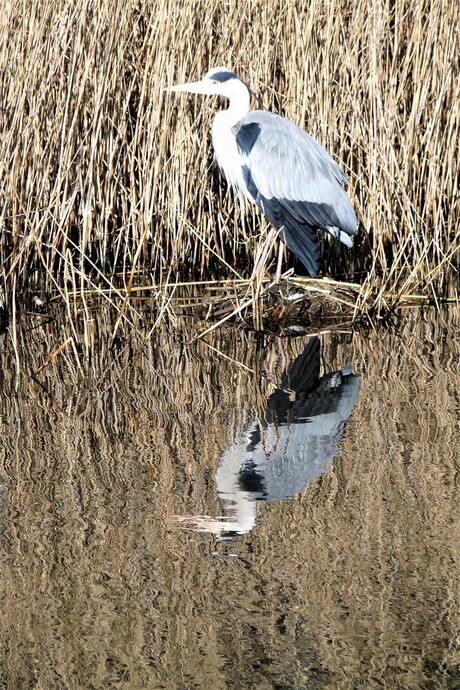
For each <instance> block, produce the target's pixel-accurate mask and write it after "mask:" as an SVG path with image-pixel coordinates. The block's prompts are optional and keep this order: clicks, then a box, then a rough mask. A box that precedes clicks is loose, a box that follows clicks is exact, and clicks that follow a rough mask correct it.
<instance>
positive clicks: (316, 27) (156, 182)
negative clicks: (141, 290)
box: [0, 0, 460, 301]
mask: <svg viewBox="0 0 460 690" xmlns="http://www.w3.org/2000/svg"><path fill="white" fill-rule="evenodd" d="M0 25H1V31H0V80H1V81H0V85H1V88H0V129H1V135H0V170H1V176H0V223H1V237H0V258H1V266H2V268H1V285H2V291H3V293H4V297H5V298H6V300H7V301H10V300H11V298H12V296H13V292H16V293H17V292H19V291H20V290H24V289H26V288H31V287H33V288H35V289H36V288H40V289H41V290H43V291H44V292H47V293H49V292H50V291H51V290H52V291H53V292H56V291H57V292H58V293H60V294H62V296H63V297H64V298H65V297H66V294H67V293H66V291H68V290H73V291H74V292H75V290H77V291H80V292H81V294H82V295H83V294H84V293H85V291H86V290H87V289H88V288H94V287H95V286H98V287H99V288H100V289H102V288H103V287H107V286H108V284H113V276H114V275H115V274H118V275H121V277H122V281H123V280H124V282H125V285H126V286H127V287H128V288H130V287H132V285H133V284H134V281H135V279H137V275H138V272H140V273H141V274H143V275H144V276H145V275H147V276H149V277H150V279H151V280H152V281H153V282H154V283H155V284H156V285H157V286H162V285H165V284H168V283H170V282H172V281H176V280H178V279H181V280H187V279H190V278H191V277H192V276H193V277H195V278H196V277H199V278H208V277H215V276H220V277H231V276H232V275H233V272H232V270H231V267H233V268H234V269H235V270H237V272H238V273H239V274H240V275H243V276H249V275H250V272H251V268H252V257H253V253H254V249H255V247H256V246H257V243H258V242H259V240H260V233H261V232H262V231H263V230H264V229H265V228H266V223H265V221H264V220H263V219H262V217H261V216H260V214H259V213H258V212H256V211H254V210H252V209H250V210H242V209H240V207H239V205H238V203H236V202H235V200H234V198H233V197H232V195H231V194H227V191H226V187H225V184H223V183H222V181H221V179H220V177H219V175H218V172H217V169H216V167H215V164H214V163H213V161H212V151H211V147H210V141H209V136H208V130H209V127H210V123H211V120H212V116H213V113H214V112H215V109H216V106H217V104H216V102H215V101H214V100H213V99H210V100H205V99H201V98H197V99H196V98H194V97H183V98H179V99H178V98H177V97H175V98H174V99H172V98H171V97H169V96H167V95H165V94H164V92H163V88H164V87H165V86H166V85H167V84H169V83H172V82H173V81H183V80H186V79H195V78H198V77H200V76H201V74H202V73H204V72H205V71H206V70H207V69H208V68H209V66H212V65H218V64H222V65H227V66H231V67H232V68H233V69H235V70H236V71H237V72H238V73H240V75H241V76H242V77H243V78H244V79H245V80H246V81H247V82H249V83H250V84H251V85H252V87H253V89H254V90H255V91H256V92H258V93H260V95H261V97H262V99H263V101H264V104H265V107H267V108H270V109H273V110H274V111H276V112H278V113H281V114H283V115H286V116H287V117H289V118H290V119H292V120H294V121H295V122H296V123H298V124H299V125H301V126H302V127H304V128H305V129H307V130H308V131H309V132H311V133H312V134H313V135H315V136H316V137H317V138H318V139H319V141H320V142H321V143H322V144H323V145H325V146H326V147H327V148H328V149H329V150H330V151H331V152H333V154H334V155H335V157H336V158H337V160H338V161H340V162H341V164H342V165H343V167H344V169H345V171H346V172H347V174H348V176H349V179H350V185H351V194H352V197H353V200H354V204H355V207H356V209H357V212H358V215H359V218H360V221H361V224H362V231H361V235H360V238H359V239H358V241H357V242H356V244H355V249H354V251H353V252H352V253H350V254H348V253H347V256H346V257H345V258H344V257H343V254H342V260H341V261H340V262H339V263H338V262H337V259H338V250H337V248H329V247H325V248H324V251H323V253H324V270H325V272H326V273H327V274H329V275H332V274H335V277H339V278H340V277H343V278H349V277H351V276H352V274H354V279H355V280H358V281H359V282H361V283H365V284H368V285H371V286H372V287H375V286H378V288H379V289H380V290H381V291H384V290H393V291H395V290H396V291H397V290H406V291H408V292H409V291H412V290H415V289H417V290H421V289H427V290H428V293H429V294H439V293H440V291H445V290H446V283H447V282H448V276H449V269H450V268H451V267H452V266H453V264H455V262H456V261H457V262H458V247H459V233H460V230H459V217H460V201H459V188H458V186H459V158H460V156H459V140H460V81H459V73H460V57H459V56H460V46H459V29H458V26H459V24H458V6H457V3H452V2H450V1H449V0H434V1H430V2H428V0H421V2H419V3H416V4H414V3H412V2H410V1H409V0H396V1H395V0H378V2H376V3H372V4H369V3H368V2H365V1H364V0H357V1H356V2H354V3H351V4H350V3H347V2H344V0H331V1H328V2H324V1H319V0H313V1H312V2H311V3H309V4H308V6H307V5H306V4H305V3H304V2H300V0H292V1H291V2H285V1H284V0H283V1H281V0H274V1H273V2H270V3H266V2H259V1H257V0H251V1H249V0H248V1H243V2H233V1H232V2H229V3H225V4H223V3H221V2H216V1H215V0H210V1H209V0H208V1H207V2H203V1H202V0H200V1H199V2H195V1H193V2H192V1H191V0H182V1H181V2H178V1H177V0H166V1H163V2H159V0H144V1H143V2H136V1H135V2H132V3H125V2H122V1H121V0H101V2H98V3H94V2H90V1H89V0H78V1H77V2H74V3H69V2H68V1H67V0H53V1H52V2H51V1H50V0H40V2H38V0H31V1H29V2H27V3H26V2H24V0H23V1H22V2H21V1H19V0H10V1H9V2H6V3H3V5H2V9H1V10H0ZM344 267H345V268H344ZM122 281H118V282H117V285H118V286H120V282H121V284H122Z"/></svg>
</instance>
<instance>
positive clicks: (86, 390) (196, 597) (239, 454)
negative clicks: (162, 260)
mask: <svg viewBox="0 0 460 690" xmlns="http://www.w3.org/2000/svg"><path fill="white" fill-rule="evenodd" d="M458 327H459V318H458V312H455V311H453V310H451V311H445V312H441V313H435V312H429V313H427V314H421V313H419V312H410V313H407V314H405V315H403V316H402V317H401V319H400V321H398V323H396V324H395V325H394V327H392V328H387V329H384V328H380V329H378V330H372V329H370V330H368V331H355V332H351V331H348V332H344V333H326V334H323V335H321V336H320V337H319V339H318V340H315V339H314V338H309V337H302V338H295V339H280V338H267V339H266V342H265V345H264V347H262V348H261V347H260V346H259V347H258V346H257V341H256V339H255V337H253V336H252V335H251V334H245V333H241V332H237V331H232V330H226V331H221V332H220V333H217V334H214V336H213V339H212V341H210V343H211V344H212V346H213V348H215V349H210V348H209V347H208V346H207V345H206V344H205V343H195V344H193V345H192V346H190V347H188V348H184V347H182V346H181V344H180V342H179V341H178V340H177V339H176V338H173V337H170V336H167V335H163V336H158V338H155V339H153V340H152V341H151V342H150V343H148V344H147V345H145V344H140V343H137V342H136V340H135V339H132V340H130V341H126V342H124V341H123V340H120V343H119V346H118V347H117V349H116V350H115V351H111V352H109V351H108V350H107V349H106V347H105V345H104V341H103V333H101V336H100V341H97V343H98V346H97V347H96V346H95V347H94V348H93V355H92V358H91V359H90V360H88V361H87V362H86V363H84V364H83V366H81V368H79V367H78V366H77V364H76V360H75V359H73V358H72V356H71V353H66V354H65V353H64V354H63V356H60V357H56V358H55V359H54V360H53V361H52V362H51V363H49V364H48V365H47V366H46V367H45V368H44V369H42V370H41V371H39V370H40V367H41V366H42V365H43V364H44V362H46V359H47V356H48V355H49V354H50V348H49V345H48V344H49V343H50V342H52V341H53V337H54V338H55V337H56V334H57V333H59V332H60V331H59V329H60V325H59V324H56V323H53V322H46V321H45V320H44V319H42V321H38V320H37V319H35V320H34V319H31V321H30V322H28V323H26V324H25V327H24V329H23V330H22V331H21V334H22V335H21V339H20V342H19V343H18V348H19V352H20V355H21V358H22V359H21V368H22V374H21V375H20V377H19V378H18V377H17V375H16V360H15V356H14V352H13V348H12V347H11V344H10V341H9V339H8V338H6V339H5V340H4V341H3V343H2V362H1V367H2V369H1V373H0V377H1V378H0V396H1V429H0V432H1V435H0V489H1V503H0V507H1V542H0V550H1V551H0V553H1V559H0V568H1V578H0V583H1V584H0V592H1V609H0V611H1V613H0V634H1V651H0V678H1V681H2V687H8V688H48V689H52V688H72V689H73V688H126V689H128V688H129V689H131V688H132V689H134V688H136V689H138V688H152V689H153V688H155V689H156V688H167V689H170V688H171V689H174V688H178V689H179V688H213V689H214V688H215V689H216V690H220V689H221V688H222V689H223V688H235V689H236V688H238V689H240V688H252V687H254V688H262V689H264V688H293V689H294V688H296V689H297V688H312V689H315V688H318V689H323V688H346V689H348V688H350V689H351V688H359V687H363V688H374V687H375V688H379V687H391V688H393V687H401V688H427V689H428V688H458V687H460V670H459V663H460V613H459V611H460V601H459V599H460V585H459V583H460V572H459V570H460V547H459V544H460V519H459V518H460V509H459V501H458V495H459V488H460V487H459V458H458V455H459V454H458V437H459V419H460V402H459V398H460V393H459V390H460V371H459V355H460V344H459V341H458ZM101 331H103V326H101ZM216 350H218V351H219V350H220V351H221V352H222V354H223V355H225V357H224V356H222V355H220V354H219V353H218V352H216ZM33 374H34V375H33Z"/></svg>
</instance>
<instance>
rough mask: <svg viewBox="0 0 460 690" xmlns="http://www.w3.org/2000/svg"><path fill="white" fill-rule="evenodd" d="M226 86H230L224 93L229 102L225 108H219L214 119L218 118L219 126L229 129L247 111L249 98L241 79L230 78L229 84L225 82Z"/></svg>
mask: <svg viewBox="0 0 460 690" xmlns="http://www.w3.org/2000/svg"><path fill="white" fill-rule="evenodd" d="M226 86H227V87H228V86H231V88H230V89H229V88H227V93H226V94H225V95H226V96H227V98H228V99H229V101H230V103H229V106H228V108H227V110H220V111H219V112H218V113H217V115H216V119H218V121H219V126H220V127H228V128H229V129H231V128H232V127H234V126H235V125H236V124H237V122H239V121H240V120H241V118H242V117H244V116H245V115H247V113H248V112H249V102H250V99H249V91H248V89H247V87H246V85H245V84H243V82H242V81H239V80H236V79H235V80H232V82H231V84H230V82H227V84H226Z"/></svg>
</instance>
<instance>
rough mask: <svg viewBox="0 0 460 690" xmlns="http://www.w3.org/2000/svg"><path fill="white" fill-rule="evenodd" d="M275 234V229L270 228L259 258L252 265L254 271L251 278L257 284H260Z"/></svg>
mask: <svg viewBox="0 0 460 690" xmlns="http://www.w3.org/2000/svg"><path fill="white" fill-rule="evenodd" d="M276 233H277V230H276V228H270V232H269V233H268V235H267V237H266V239H265V242H264V244H263V247H262V251H261V252H260V256H259V257H258V258H257V259H256V262H255V264H254V269H253V271H252V277H253V278H256V279H257V281H258V282H259V283H261V282H262V277H263V272H264V268H265V264H266V262H267V257H268V255H269V254H270V251H271V249H272V247H273V243H274V241H275V237H276Z"/></svg>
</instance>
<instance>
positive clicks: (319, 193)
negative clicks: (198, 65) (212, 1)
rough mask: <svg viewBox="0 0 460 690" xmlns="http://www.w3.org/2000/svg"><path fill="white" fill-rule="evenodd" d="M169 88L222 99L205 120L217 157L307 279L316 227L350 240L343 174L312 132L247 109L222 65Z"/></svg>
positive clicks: (312, 269)
mask: <svg viewBox="0 0 460 690" xmlns="http://www.w3.org/2000/svg"><path fill="white" fill-rule="evenodd" d="M168 90H169V91H188V92H189V93H197V94H203V95H218V96H224V97H226V98H228V100H229V107H228V109H227V110H221V111H219V112H218V113H217V115H216V116H215V118H214V122H213V125H212V143H213V147H214V151H215V155H216V159H217V163H218V165H219V167H220V168H221V169H222V171H223V173H224V175H225V177H226V179H227V181H228V182H229V184H230V185H231V186H232V187H233V188H234V189H235V190H236V192H237V193H242V194H243V195H244V196H245V197H246V198H247V199H249V201H250V202H252V203H254V204H256V205H257V206H258V207H259V208H260V209H261V211H262V212H263V213H264V214H265V216H266V218H267V219H268V221H269V222H270V223H271V224H272V225H273V226H274V227H275V228H276V229H277V230H278V231H279V235H280V238H281V240H284V241H285V243H286V244H287V246H288V247H289V249H290V250H291V251H292V252H293V253H294V254H295V255H296V256H297V257H298V258H299V259H300V260H301V261H302V263H303V264H304V266H305V267H306V269H307V270H308V272H309V274H310V275H311V276H312V277H313V276H315V275H316V274H317V272H318V268H319V244H318V235H317V231H318V229H320V230H324V231H326V232H328V233H329V234H330V235H332V236H333V237H335V238H336V239H338V240H340V241H341V242H343V243H344V244H345V245H346V246H347V247H351V246H352V240H351V238H350V235H355V234H356V233H357V230H358V221H357V219H356V215H355V212H354V210H353V207H352V205H351V202H350V199H349V197H348V195H347V193H346V189H347V187H348V182H347V178H346V176H345V175H344V173H343V172H342V170H341V169H340V167H339V166H338V165H337V163H336V162H335V161H334V160H333V159H332V158H331V156H330V155H329V154H328V153H327V152H326V151H325V150H324V149H323V148H322V146H320V144H318V142H317V141H316V140H315V139H313V137H311V136H310V135H309V134H307V133H306V132H305V131H304V130H303V129H301V128H300V127H297V125H295V124H294V123H293V122H290V121H289V120H286V119H285V118H284V117H281V116H280V115H276V114H275V113H271V112H268V111H265V110H252V111H251V110H250V95H251V94H252V92H251V91H250V89H249V88H248V86H247V85H246V84H245V83H244V82H243V81H241V79H240V78H239V77H238V76H237V75H236V74H235V73H234V72H232V71H230V70H229V69H226V68H225V67H214V68H213V69H211V70H209V72H207V74H206V75H205V76H204V77H203V79H202V80H201V81H197V82H190V83H188V84H177V85H175V86H171V87H169V89H168Z"/></svg>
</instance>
